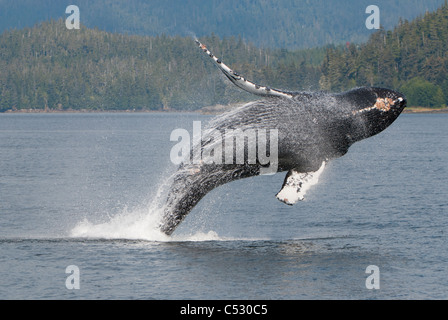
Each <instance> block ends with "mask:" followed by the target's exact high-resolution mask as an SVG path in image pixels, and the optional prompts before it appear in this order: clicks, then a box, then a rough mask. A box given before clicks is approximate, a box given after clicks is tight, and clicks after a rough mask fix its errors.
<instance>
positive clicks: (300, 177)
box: [276, 161, 326, 206]
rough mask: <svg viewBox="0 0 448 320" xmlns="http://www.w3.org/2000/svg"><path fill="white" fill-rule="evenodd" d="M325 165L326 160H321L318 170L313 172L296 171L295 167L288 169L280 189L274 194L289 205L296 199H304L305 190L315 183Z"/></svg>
mask: <svg viewBox="0 0 448 320" xmlns="http://www.w3.org/2000/svg"><path fill="white" fill-rule="evenodd" d="M325 165H326V161H324V162H322V165H321V167H320V168H319V170H317V171H314V172H298V171H297V170H295V169H292V170H289V172H288V174H287V175H286V178H285V181H284V182H283V186H282V189H281V190H280V192H279V193H277V195H276V197H277V199H278V200H280V201H282V202H284V203H286V204H288V205H291V206H292V205H293V204H295V203H296V202H297V201H302V200H304V199H305V194H306V192H307V191H308V190H309V189H310V188H311V186H313V185H315V184H317V182H318V180H319V176H320V175H321V174H322V172H323V171H324V168H325Z"/></svg>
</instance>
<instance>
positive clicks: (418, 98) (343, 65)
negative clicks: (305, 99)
mask: <svg viewBox="0 0 448 320" xmlns="http://www.w3.org/2000/svg"><path fill="white" fill-rule="evenodd" d="M447 79H448V3H447V1H445V4H444V5H443V6H442V7H441V8H439V9H438V10H437V11H435V12H433V13H426V14H425V15H424V16H421V17H419V18H417V19H416V20H414V21H412V22H408V21H400V24H399V25H398V26H397V27H396V28H395V29H394V30H392V31H385V30H384V29H381V30H379V31H377V32H376V33H374V34H373V35H372V36H371V37H370V39H369V41H368V42H367V43H365V44H362V45H360V46H354V45H351V46H350V47H344V48H339V49H328V50H327V55H326V58H325V60H324V63H323V67H322V77H321V79H320V85H321V87H322V88H323V89H326V90H334V91H339V90H344V89H349V88H350V87H353V86H354V85H356V86H383V87H388V88H392V89H397V90H400V89H402V90H403V91H406V92H407V93H408V95H409V96H410V97H411V98H410V99H409V100H410V101H409V104H410V105H411V106H412V105H415V106H417V105H418V106H431V107H440V106H441V105H443V104H448V94H444V91H445V92H448V91H447V89H448V83H447ZM413 89H415V90H417V92H418V93H415V92H412V90H413ZM425 101H426V102H425Z"/></svg>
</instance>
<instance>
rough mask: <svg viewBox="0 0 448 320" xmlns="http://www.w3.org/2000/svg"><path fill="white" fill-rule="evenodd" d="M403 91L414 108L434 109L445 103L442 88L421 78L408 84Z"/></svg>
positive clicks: (414, 79)
mask: <svg viewBox="0 0 448 320" xmlns="http://www.w3.org/2000/svg"><path fill="white" fill-rule="evenodd" d="M401 90H402V92H403V93H404V94H405V95H406V98H407V99H408V103H409V104H410V105H412V106H419V107H429V108H433V107H440V106H442V105H443V104H444V103H445V95H444V94H443V91H442V88H440V87H439V86H437V85H434V84H432V83H431V82H429V81H427V80H425V79H423V78H420V77H416V78H412V79H411V80H409V81H408V82H406V83H405V84H404V85H403V86H402V88H401Z"/></svg>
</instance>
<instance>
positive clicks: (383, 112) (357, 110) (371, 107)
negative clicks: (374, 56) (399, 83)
mask: <svg viewBox="0 0 448 320" xmlns="http://www.w3.org/2000/svg"><path fill="white" fill-rule="evenodd" d="M341 97H342V98H343V99H344V100H345V101H347V102H349V105H350V110H347V111H348V112H349V117H350V118H351V119H352V120H353V121H352V124H353V126H354V127H352V128H353V129H354V131H355V132H353V138H354V140H361V139H365V138H368V137H371V136H374V135H376V134H378V133H380V132H382V131H383V130H384V129H386V128H387V127H388V126H390V125H391V124H392V123H393V122H394V121H395V120H396V119H397V118H398V116H399V115H400V114H401V112H402V111H403V110H404V108H405V107H406V98H405V97H404V95H402V94H401V93H399V92H397V91H394V90H389V89H384V88H371V87H364V88H358V89H354V90H351V91H349V92H346V93H345V94H343V95H342V96H341ZM346 99H348V100H346Z"/></svg>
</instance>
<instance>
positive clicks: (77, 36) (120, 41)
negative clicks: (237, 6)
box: [0, 2, 448, 112]
mask: <svg viewBox="0 0 448 320" xmlns="http://www.w3.org/2000/svg"><path fill="white" fill-rule="evenodd" d="M201 41H202V42H203V43H205V44H206V45H207V46H208V47H209V48H210V49H211V50H212V51H213V52H214V53H215V54H216V55H217V56H219V57H220V58H221V59H222V60H223V61H224V62H225V63H226V64H228V65H229V66H231V67H232V68H233V69H234V70H236V71H237V72H238V73H240V74H243V75H245V77H247V78H248V79H251V80H253V81H255V82H257V83H260V84H266V85H269V86H271V87H278V88H282V89H288V90H297V91H317V90H324V91H333V92H338V91H343V90H348V89H350V88H353V87H357V86H383V87H388V88H392V89H396V90H399V91H402V92H403V93H404V94H406V96H407V98H408V100H409V105H411V106H420V107H429V108H440V107H442V106H444V105H447V104H448V4H447V3H446V2H445V4H444V5H443V6H442V7H441V8H439V9H438V10H437V11H435V12H433V13H426V14H425V15H423V16H421V17H419V18H417V19H415V20H413V21H411V22H409V21H399V22H398V25H397V27H396V28H395V29H394V30H389V31H387V30H383V29H381V30H378V31H377V32H375V33H374V34H373V35H372V36H371V37H370V39H369V41H368V42H366V43H363V44H349V43H347V45H345V46H326V47H320V48H314V49H305V50H287V49H262V48H258V47H256V46H255V45H253V44H251V43H247V42H245V41H243V40H242V39H241V38H238V37H228V38H219V37H217V36H215V35H213V34H212V35H210V36H209V37H205V38H201ZM252 99H253V96H251V95H249V94H246V93H243V92H241V91H240V90H238V89H237V88H234V87H233V86H232V85H231V84H229V83H228V82H227V81H226V79H225V77H224V76H223V75H222V74H221V73H220V72H219V71H218V69H216V68H215V67H214V66H213V64H212V63H211V61H210V60H209V59H207V57H206V56H205V55H204V54H203V53H202V52H200V50H199V49H198V48H197V47H196V45H195V44H194V41H193V39H192V38H190V37H180V36H178V37H176V36H167V35H160V36H151V37H150V36H135V35H124V34H117V33H109V32H105V31H100V30H98V29H89V28H86V27H81V29H79V30H68V29H67V28H66V27H65V23H64V21H63V20H62V19H60V20H51V21H48V22H44V23H40V24H38V25H35V26H34V27H32V28H24V29H20V30H10V31H6V32H4V33H2V34H1V35H0V112H6V111H20V110H31V111H32V110H42V111H59V112H61V111H81V110H82V111H117V110H129V111H156V110H190V111H192V110H199V109H201V108H203V107H204V106H211V105H216V104H223V105H225V104H229V103H238V102H241V101H248V100H252Z"/></svg>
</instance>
